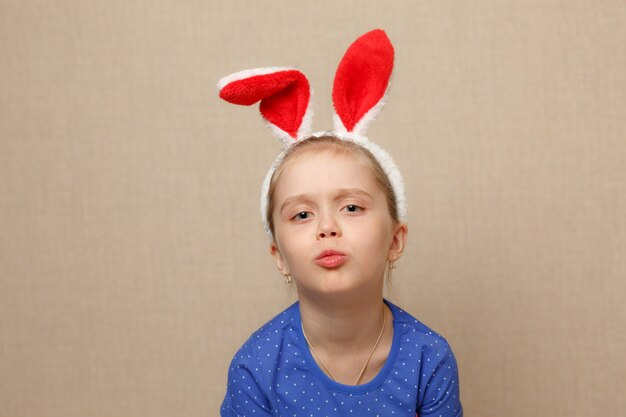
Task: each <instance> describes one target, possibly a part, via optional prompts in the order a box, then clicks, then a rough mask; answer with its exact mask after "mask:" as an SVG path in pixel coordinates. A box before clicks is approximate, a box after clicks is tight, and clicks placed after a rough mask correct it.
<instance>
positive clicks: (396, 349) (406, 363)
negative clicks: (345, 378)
mask: <svg viewBox="0 0 626 417" xmlns="http://www.w3.org/2000/svg"><path fill="white" fill-rule="evenodd" d="M385 303H386V304H387V305H388V306H389V308H390V309H391V312H392V313H393V329H394V334H393V342H392V345H391V351H390V352H389V356H388V357H387V360H386V362H385V364H384V365H383V368H382V369H381V370H380V372H379V373H378V375H377V376H376V377H374V379H372V380H371V381H369V382H367V383H365V384H362V385H357V386H352V385H344V384H341V383H338V382H335V381H333V380H332V379H331V378H329V377H328V376H327V375H326V374H325V373H324V372H323V371H322V370H321V369H320V368H319V367H318V366H317V363H316V362H315V359H313V356H312V355H311V352H310V351H309V348H308V346H307V344H306V341H305V339H304V336H303V334H302V324H301V320H300V308H299V304H298V303H297V302H296V303H294V304H293V305H291V306H290V307H289V308H287V309H286V310H285V311H283V312H282V313H280V314H279V315H277V316H276V317H274V318H273V319H272V320H270V321H269V322H268V323H267V324H265V325H264V326H263V327H261V328H260V329H259V330H257V331H256V332H255V333H254V334H253V335H252V336H251V337H250V338H249V339H248V340H247V341H246V343H244V345H243V346H242V347H241V349H239V351H238V352H237V354H236V355H235V357H234V358H233V360H232V362H231V364H230V369H229V372H228V387H227V391H226V396H225V398H224V402H223V403H222V407H221V415H222V417H226V416H229V417H230V416H245V417H251V416H259V417H260V416H263V417H266V416H283V417H292V416H293V417H308V416H311V417H312V416H315V417H318V416H385V417H386V416H411V417H415V415H416V414H418V415H419V416H420V417H428V416H434V417H453V416H454V417H462V416H463V408H462V406H461V401H460V397H459V377H458V369H457V363H456V359H455V357H454V354H453V353H452V349H451V348H450V345H449V344H448V342H446V340H445V339H444V338H443V337H442V336H441V335H439V334H437V333H436V332H434V331H433V330H431V329H430V328H428V327H426V326H425V325H424V324H422V323H420V322H419V321H418V320H416V319H415V318H414V317H412V316H411V315H410V314H408V313H407V312H405V311H403V310H402V309H400V308H399V307H397V306H395V305H394V304H392V303H391V302H389V301H387V300H385Z"/></svg>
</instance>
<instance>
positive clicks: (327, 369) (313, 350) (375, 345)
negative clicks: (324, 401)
mask: <svg viewBox="0 0 626 417" xmlns="http://www.w3.org/2000/svg"><path fill="white" fill-rule="evenodd" d="M382 310H383V325H382V326H381V328H380V334H379V335H378V338H377V339H376V343H374V347H373V348H372V351H371V352H370V354H369V356H368V357H367V360H366V361H365V363H364V364H363V368H361V372H359V376H357V377H356V380H355V381H354V384H352V385H357V384H358V383H359V381H360V380H361V377H362V376H363V373H364V372H365V368H367V365H368V364H369V363H370V360H371V359H372V356H373V355H374V351H375V350H376V348H377V347H378V343H380V339H382V337H383V333H384V332H385V325H386V322H387V321H386V320H385V305H384V304H383V309H382ZM302 334H303V335H304V340H306V343H307V344H308V345H309V347H310V348H311V352H313V354H314V355H315V356H316V357H317V359H319V361H320V363H321V364H322V366H323V367H324V369H326V372H328V374H329V375H330V377H331V378H332V379H333V381H335V382H337V378H335V375H333V373H332V372H331V371H330V369H329V368H328V366H326V364H325V363H324V361H323V360H322V357H321V356H320V355H319V354H318V353H317V352H316V351H315V348H314V347H313V344H312V343H311V342H310V341H309V338H308V337H307V336H306V332H305V331H304V326H302Z"/></svg>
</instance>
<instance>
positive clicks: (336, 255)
mask: <svg viewBox="0 0 626 417" xmlns="http://www.w3.org/2000/svg"><path fill="white" fill-rule="evenodd" d="M346 260H347V256H346V255H345V254H344V253H342V252H339V251H336V250H332V249H328V250H325V251H323V252H322V253H320V254H319V256H318V257H317V258H315V263H316V264H317V265H319V266H321V267H324V268H337V267H339V266H341V265H343V263H344V262H345V261H346Z"/></svg>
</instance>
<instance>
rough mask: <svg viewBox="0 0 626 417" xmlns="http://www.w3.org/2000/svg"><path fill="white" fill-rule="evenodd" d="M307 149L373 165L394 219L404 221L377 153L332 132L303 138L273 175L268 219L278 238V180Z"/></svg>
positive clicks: (375, 175) (272, 230)
mask: <svg viewBox="0 0 626 417" xmlns="http://www.w3.org/2000/svg"><path fill="white" fill-rule="evenodd" d="M305 151H313V152H322V151H330V152H331V153H332V154H333V155H339V154H343V155H351V156H354V157H356V158H358V159H359V160H361V161H362V162H364V163H365V164H366V165H367V166H369V167H370V168H371V170H372V174H374V179H375V181H376V184H377V185H378V186H379V187H380V189H381V190H382V191H383V193H384V194H385V197H386V199H387V207H388V208H389V215H390V216H391V219H392V220H393V222H394V224H398V223H400V220H399V216H398V204H397V202H396V195H395V193H394V191H393V188H392V186H391V182H390V181H389V178H388V177H387V174H385V171H384V170H383V168H382V167H381V165H380V163H378V161H377V160H376V158H375V157H374V155H372V153H371V152H370V151H369V150H367V149H365V148H364V147H363V146H361V145H359V144H357V143H355V142H352V141H350V140H343V139H339V138H337V137H335V136H331V135H326V136H320V137H311V138H308V139H303V140H299V141H298V142H297V143H296V144H294V145H293V146H292V147H291V148H289V150H287V152H286V153H285V155H284V156H283V158H282V160H281V161H280V164H279V165H278V166H277V167H276V170H275V171H274V173H273V174H272V178H271V179H270V184H269V190H268V193H267V198H268V204H267V211H266V212H265V219H266V221H267V224H268V226H269V230H270V232H271V233H272V236H273V237H274V239H275V235H274V219H273V213H274V206H275V204H276V202H275V201H274V193H275V192H276V185H277V184H278V180H279V179H280V176H281V174H282V172H283V171H284V170H285V167H286V165H287V162H289V161H290V160H292V159H294V158H297V157H299V156H300V155H302V154H303V153H304V152H305Z"/></svg>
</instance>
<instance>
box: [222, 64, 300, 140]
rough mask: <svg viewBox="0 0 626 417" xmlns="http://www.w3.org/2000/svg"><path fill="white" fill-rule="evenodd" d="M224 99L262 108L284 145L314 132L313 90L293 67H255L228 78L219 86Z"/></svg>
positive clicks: (264, 115) (266, 118) (263, 113)
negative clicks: (258, 103)
mask: <svg viewBox="0 0 626 417" xmlns="http://www.w3.org/2000/svg"><path fill="white" fill-rule="evenodd" d="M217 86H218V89H219V95H220V97H221V98H222V99H224V100H226V101H228V102H229V103H233V104H240V105H244V106H250V105H252V104H254V103H256V102H258V101H261V105H260V106H259V109H260V111H261V114H262V116H263V117H264V118H265V120H267V121H268V122H269V126H270V128H271V130H272V132H273V133H274V134H275V135H276V136H278V137H279V138H280V139H281V140H282V141H283V143H284V144H285V146H290V145H291V144H293V143H294V141H296V140H298V139H302V138H304V137H307V136H309V135H310V133H311V123H312V112H311V110H310V105H309V103H310V99H311V89H310V87H309V81H308V80H307V78H306V77H305V76H304V74H303V73H301V72H300V71H298V70H295V69H292V68H256V69H251V70H244V71H240V72H237V73H234V74H231V75H228V76H226V77H224V78H222V79H221V80H219V82H218V84H217Z"/></svg>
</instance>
